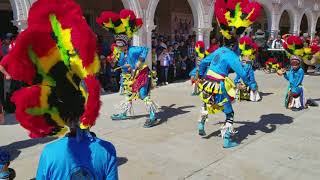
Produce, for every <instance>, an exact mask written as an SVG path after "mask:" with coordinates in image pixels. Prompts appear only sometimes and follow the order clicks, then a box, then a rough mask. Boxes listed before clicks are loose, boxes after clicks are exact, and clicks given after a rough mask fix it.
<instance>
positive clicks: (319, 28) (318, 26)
mask: <svg viewBox="0 0 320 180" xmlns="http://www.w3.org/2000/svg"><path fill="white" fill-rule="evenodd" d="M316 33H317V35H319V33H320V17H318V18H317V24H316Z"/></svg>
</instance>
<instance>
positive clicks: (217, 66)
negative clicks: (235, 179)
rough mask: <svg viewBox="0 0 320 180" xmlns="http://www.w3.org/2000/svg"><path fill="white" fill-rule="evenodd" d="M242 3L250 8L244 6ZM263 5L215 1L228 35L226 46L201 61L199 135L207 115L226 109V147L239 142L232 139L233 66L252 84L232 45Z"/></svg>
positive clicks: (218, 17)
mask: <svg viewBox="0 0 320 180" xmlns="http://www.w3.org/2000/svg"><path fill="white" fill-rule="evenodd" d="M233 6H234V7H233ZM242 7H250V8H247V9H245V8H244V9H242ZM260 8H261V6H260V5H259V4H258V3H256V2H247V1H240V0H239V1H237V2H234V3H229V2H228V1H225V0H216V2H215V16H216V18H217V21H218V23H219V25H220V27H221V33H222V35H223V36H224V37H225V44H224V45H225V47H221V48H219V49H218V50H216V51H215V52H213V53H211V54H210V55H208V56H207V57H205V58H204V59H203V60H202V61H201V63H200V65H199V77H200V78H201V79H202V80H200V82H199V84H198V86H199V90H200V98H201V100H202V101H203V106H202V107H201V118H200V120H199V124H198V130H199V135H201V136H205V135H206V133H205V122H206V120H207V119H208V115H209V114H215V113H218V112H220V111H223V112H224V113H225V115H226V121H225V124H224V125H223V126H222V127H221V136H222V138H223V141H224V142H223V147H224V148H231V147H234V146H237V145H238V144H237V143H236V142H235V141H234V140H233V135H234V134H235V133H236V131H235V130H234V128H233V118H234V111H233V108H232V105H231V103H232V101H233V100H234V97H235V85H234V83H233V81H232V80H231V79H230V78H229V77H228V75H229V72H230V69H232V70H234V71H235V72H236V74H238V75H239V76H240V77H241V78H242V79H243V81H244V82H245V83H246V84H248V85H249V86H250V85H251V82H249V80H248V79H247V77H246V73H245V71H244V69H243V67H242V65H241V63H240V60H239V56H237V55H236V54H235V52H233V51H232V49H233V45H236V40H237V37H239V36H240V35H241V34H242V33H243V32H244V31H245V29H246V28H247V27H249V26H250V25H251V24H252V23H253V22H254V20H255V19H256V18H257V17H256V16H257V14H258V13H259V10H260ZM249 19H250V20H249Z"/></svg>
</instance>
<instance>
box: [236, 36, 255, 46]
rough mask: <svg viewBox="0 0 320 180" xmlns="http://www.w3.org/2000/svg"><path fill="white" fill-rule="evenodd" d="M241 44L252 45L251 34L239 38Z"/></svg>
mask: <svg viewBox="0 0 320 180" xmlns="http://www.w3.org/2000/svg"><path fill="white" fill-rule="evenodd" d="M239 43H240V44H246V45H251V44H252V39H251V38H250V37H249V36H243V37H242V38H240V39H239Z"/></svg>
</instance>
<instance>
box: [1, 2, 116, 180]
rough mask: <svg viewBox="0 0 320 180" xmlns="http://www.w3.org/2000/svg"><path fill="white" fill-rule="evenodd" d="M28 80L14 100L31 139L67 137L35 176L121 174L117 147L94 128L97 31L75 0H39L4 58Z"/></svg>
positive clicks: (16, 75)
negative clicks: (100, 136) (25, 27)
mask: <svg viewBox="0 0 320 180" xmlns="http://www.w3.org/2000/svg"><path fill="white" fill-rule="evenodd" d="M2 62H6V64H7V66H4V67H7V71H8V73H9V74H10V75H11V77H12V79H14V80H19V81H23V82H25V83H27V84H28V87H24V88H22V89H20V90H18V91H16V92H15V93H14V94H13V96H12V98H11V100H12V101H13V102H14V103H15V105H16V118H17V120H18V121H19V123H20V124H21V126H23V127H24V128H26V129H27V130H28V131H29V133H30V134H29V136H30V137H31V138H41V137H46V136H55V137H56V136H64V135H65V133H66V132H67V131H68V130H70V132H69V133H68V134H66V135H65V136H64V137H63V138H61V139H59V140H57V141H55V142H53V143H51V144H48V145H46V146H45V148H44V149H43V151H42V154H41V157H40V160H39V166H38V171H37V177H36V179H39V180H42V179H110V180H111V179H112V180H117V179H118V173H117V163H116V161H117V158H116V151H115V148H114V146H113V145H112V144H111V143H109V142H107V141H104V140H101V139H99V138H97V137H96V136H95V134H94V133H92V132H90V131H89V129H90V128H91V127H92V126H93V125H94V124H95V122H96V119H97V117H98V114H99V109H100V104H101V102H100V100H99V99H100V84H99V82H98V81H97V80H96V78H95V76H94V75H95V74H96V73H97V72H98V71H99V65H100V62H99V59H98V56H97V54H96V35H95V34H94V33H93V32H92V30H91V29H90V27H89V26H88V25H87V23H86V21H85V19H84V18H83V15H82V11H81V8H80V6H79V5H77V4H76V3H75V2H74V1H73V0H55V1H52V0H38V1H36V2H35V3H34V4H33V5H32V7H31V8H30V11H29V16H28V28H27V29H26V30H25V31H23V32H21V33H20V34H19V36H18V38H17V41H16V45H15V47H14V48H13V49H12V51H10V52H9V54H8V55H7V56H6V57H5V58H4V60H3V61H2Z"/></svg>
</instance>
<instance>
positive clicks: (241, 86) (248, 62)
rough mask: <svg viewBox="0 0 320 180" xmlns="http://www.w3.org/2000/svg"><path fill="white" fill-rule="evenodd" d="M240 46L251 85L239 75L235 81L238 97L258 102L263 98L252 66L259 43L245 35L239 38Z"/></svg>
mask: <svg viewBox="0 0 320 180" xmlns="http://www.w3.org/2000/svg"><path fill="white" fill-rule="evenodd" d="M238 47H239V50H240V58H241V63H242V67H243V69H244V71H245V72H246V77H247V79H248V81H249V83H250V86H249V85H247V84H245V83H244V82H243V81H242V80H241V78H240V76H239V75H237V76H236V78H235V79H234V83H235V84H236V86H237V93H236V94H237V99H239V100H250V101H253V102H257V101H259V100H260V99H261V98H260V95H259V92H258V86H257V82H256V80H255V77H254V69H253V67H252V64H253V61H254V60H255V58H256V52H257V45H256V44H255V43H254V41H253V40H252V39H251V38H250V37H248V36H244V37H242V38H240V39H239V46H238Z"/></svg>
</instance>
